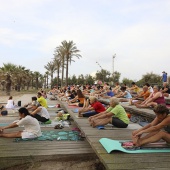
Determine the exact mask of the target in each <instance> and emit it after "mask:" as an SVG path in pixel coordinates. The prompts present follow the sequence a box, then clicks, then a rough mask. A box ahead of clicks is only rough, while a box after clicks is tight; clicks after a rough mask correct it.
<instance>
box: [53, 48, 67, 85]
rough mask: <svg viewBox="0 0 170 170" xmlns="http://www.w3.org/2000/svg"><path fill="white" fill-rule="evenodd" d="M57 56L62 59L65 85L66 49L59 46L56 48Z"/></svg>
mask: <svg viewBox="0 0 170 170" xmlns="http://www.w3.org/2000/svg"><path fill="white" fill-rule="evenodd" d="M55 53H56V56H57V58H58V59H59V61H60V64H61V68H62V73H61V86H63V81H64V69H65V51H64V49H63V48H61V47H57V48H56V50H55Z"/></svg>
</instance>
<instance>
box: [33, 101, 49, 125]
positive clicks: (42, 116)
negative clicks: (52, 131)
mask: <svg viewBox="0 0 170 170" xmlns="http://www.w3.org/2000/svg"><path fill="white" fill-rule="evenodd" d="M32 109H33V111H32V112H31V113H30V114H31V115H32V116H33V117H34V118H36V119H37V120H38V121H40V122H43V123H46V122H47V121H49V120H50V115H49V113H48V111H47V109H46V108H45V107H43V106H39V103H38V102H37V101H35V102H33V103H32Z"/></svg>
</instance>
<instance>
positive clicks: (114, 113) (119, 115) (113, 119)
mask: <svg viewBox="0 0 170 170" xmlns="http://www.w3.org/2000/svg"><path fill="white" fill-rule="evenodd" d="M89 122H90V125H91V126H92V127H96V126H100V125H106V124H108V123H111V124H112V125H113V126H115V127H118V128H126V127H127V126H128V124H129V118H128V116H127V114H126V111H125V109H124V108H123V107H122V106H121V105H120V104H119V99H118V98H116V97H112V98H110V107H109V108H108V109H107V110H106V111H104V112H101V113H98V114H97V115H94V116H91V117H89Z"/></svg>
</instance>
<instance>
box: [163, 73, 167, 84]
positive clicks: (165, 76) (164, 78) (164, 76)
mask: <svg viewBox="0 0 170 170" xmlns="http://www.w3.org/2000/svg"><path fill="white" fill-rule="evenodd" d="M167 77H168V76H167V73H166V72H165V71H163V72H162V81H163V83H164V82H167Z"/></svg>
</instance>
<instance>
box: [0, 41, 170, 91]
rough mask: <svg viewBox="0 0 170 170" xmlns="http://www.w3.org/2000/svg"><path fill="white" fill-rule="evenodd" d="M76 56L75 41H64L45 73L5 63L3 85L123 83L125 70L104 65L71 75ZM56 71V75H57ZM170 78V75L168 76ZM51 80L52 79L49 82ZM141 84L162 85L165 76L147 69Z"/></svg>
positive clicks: (1, 75) (0, 74) (0, 82)
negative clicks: (93, 70)
mask: <svg viewBox="0 0 170 170" xmlns="http://www.w3.org/2000/svg"><path fill="white" fill-rule="evenodd" d="M74 57H76V58H77V59H80V58H81V57H82V56H81V54H80V50H79V49H78V48H77V46H76V44H75V43H74V42H73V41H68V42H67V41H66V40H64V41H62V42H61V44H60V45H59V46H57V47H56V48H55V49H54V54H53V59H52V61H49V62H48V63H47V64H46V65H45V66H44V68H45V71H44V74H41V73H40V72H38V71H31V70H30V69H27V68H26V67H24V66H20V65H15V64H12V63H6V64H5V63H3V67H0V85H1V89H2V90H6V91H7V94H9V93H10V90H11V87H12V88H13V89H15V90H16V91H20V90H29V88H32V89H33V88H35V89H38V88H49V87H51V88H52V87H53V86H61V87H63V86H68V85H72V84H94V83H96V82H97V81H100V82H107V83H109V84H110V85H114V84H115V83H116V82H119V83H120V76H121V73H120V72H117V71H115V72H114V73H111V72H110V71H108V70H105V69H101V70H99V71H97V72H96V74H95V77H92V76H91V75H89V74H87V75H82V74H81V75H79V76H78V77H76V75H73V76H72V77H69V76H68V74H69V67H70V65H71V63H72V62H75V60H74ZM54 74H56V76H55V77H54ZM168 79H169V81H170V77H168ZM49 80H50V82H49ZM133 81H134V80H131V79H129V78H123V80H122V82H121V83H124V84H127V85H130V84H131V83H132V82H133ZM135 82H136V84H137V85H139V86H142V85H143V84H145V83H149V84H151V85H154V84H158V85H161V82H162V81H161V76H160V75H158V74H155V73H152V72H151V73H146V74H144V75H143V76H142V78H141V79H139V80H138V81H135Z"/></svg>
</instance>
